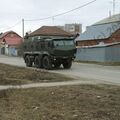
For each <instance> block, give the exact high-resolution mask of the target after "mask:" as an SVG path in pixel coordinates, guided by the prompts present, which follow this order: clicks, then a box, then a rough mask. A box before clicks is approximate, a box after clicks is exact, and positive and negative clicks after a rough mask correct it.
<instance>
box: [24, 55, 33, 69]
mask: <svg viewBox="0 0 120 120" xmlns="http://www.w3.org/2000/svg"><path fill="white" fill-rule="evenodd" d="M25 63H26V66H27V67H32V61H31V60H30V56H29V55H27V56H26V57H25Z"/></svg>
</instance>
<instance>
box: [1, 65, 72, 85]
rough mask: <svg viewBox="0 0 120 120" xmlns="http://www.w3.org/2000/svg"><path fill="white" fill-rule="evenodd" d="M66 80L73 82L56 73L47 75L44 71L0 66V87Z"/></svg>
mask: <svg viewBox="0 0 120 120" xmlns="http://www.w3.org/2000/svg"><path fill="white" fill-rule="evenodd" d="M68 80H73V78H70V77H66V76H65V75H61V74H57V73H49V72H47V71H46V70H40V69H29V68H24V67H17V66H12V65H6V64H0V85H21V84H28V83H37V82H41V83H43V82H56V81H68Z"/></svg>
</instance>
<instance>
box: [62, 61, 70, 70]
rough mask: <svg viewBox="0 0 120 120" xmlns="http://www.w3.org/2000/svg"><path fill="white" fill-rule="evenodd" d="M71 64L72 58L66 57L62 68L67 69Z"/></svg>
mask: <svg viewBox="0 0 120 120" xmlns="http://www.w3.org/2000/svg"><path fill="white" fill-rule="evenodd" d="M71 66H72V60H71V59H67V60H64V61H63V67H64V68H66V69H69V68H71Z"/></svg>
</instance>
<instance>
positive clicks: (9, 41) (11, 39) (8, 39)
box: [0, 31, 22, 45]
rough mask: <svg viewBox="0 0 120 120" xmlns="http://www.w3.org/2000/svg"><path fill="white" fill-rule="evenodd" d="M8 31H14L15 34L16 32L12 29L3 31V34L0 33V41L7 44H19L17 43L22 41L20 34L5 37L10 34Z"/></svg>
mask: <svg viewBox="0 0 120 120" xmlns="http://www.w3.org/2000/svg"><path fill="white" fill-rule="evenodd" d="M10 33H14V34H17V33H16V32H14V31H8V32H5V33H3V34H1V35H0V39H1V40H0V41H1V42H3V41H4V42H6V43H7V44H8V45H19V44H21V43H22V37H21V36H19V35H18V34H17V35H18V36H19V37H17V38H16V37H6V35H8V34H10Z"/></svg>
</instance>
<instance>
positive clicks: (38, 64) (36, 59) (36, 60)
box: [34, 56, 41, 68]
mask: <svg viewBox="0 0 120 120" xmlns="http://www.w3.org/2000/svg"><path fill="white" fill-rule="evenodd" d="M34 64H35V67H36V68H41V61H40V58H39V57H38V56H36V57H35V60H34Z"/></svg>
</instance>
